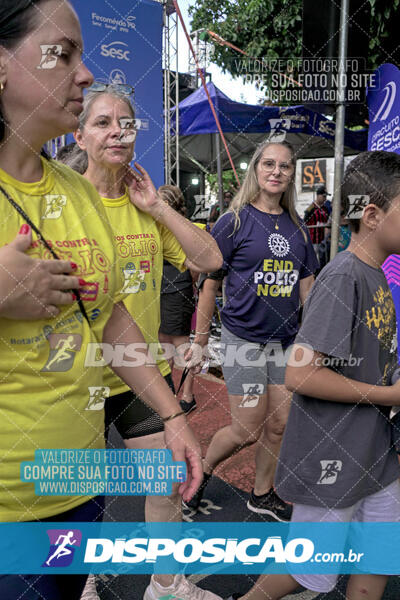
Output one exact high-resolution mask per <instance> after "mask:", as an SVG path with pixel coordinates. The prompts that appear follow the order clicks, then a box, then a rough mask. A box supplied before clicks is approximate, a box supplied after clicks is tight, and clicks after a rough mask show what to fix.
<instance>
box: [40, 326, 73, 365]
mask: <svg viewBox="0 0 400 600" xmlns="http://www.w3.org/2000/svg"><path fill="white" fill-rule="evenodd" d="M48 342H49V344H50V353H49V357H48V359H47V362H46V364H45V365H44V367H43V369H42V371H45V372H61V371H69V370H70V369H71V367H72V365H73V364H74V360H75V355H76V352H77V351H78V350H80V349H81V345H82V336H80V335H78V334H68V333H51V334H50V335H49V338H48Z"/></svg>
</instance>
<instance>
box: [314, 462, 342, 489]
mask: <svg viewBox="0 0 400 600" xmlns="http://www.w3.org/2000/svg"><path fill="white" fill-rule="evenodd" d="M319 462H320V465H321V475H320V477H319V480H318V481H317V484H318V485H332V484H333V483H336V481H337V478H338V475H339V473H340V471H341V470H342V466H343V463H342V461H341V460H320V461H319Z"/></svg>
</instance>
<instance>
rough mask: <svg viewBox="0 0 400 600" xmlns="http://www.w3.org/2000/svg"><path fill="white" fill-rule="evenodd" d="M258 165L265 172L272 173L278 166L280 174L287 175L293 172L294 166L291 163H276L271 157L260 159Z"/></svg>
mask: <svg viewBox="0 0 400 600" xmlns="http://www.w3.org/2000/svg"><path fill="white" fill-rule="evenodd" d="M260 167H261V169H262V170H263V171H265V173H272V172H273V171H275V169H276V167H278V169H279V171H280V172H281V173H282V175H285V176H286V177H289V176H290V175H291V174H292V173H293V169H294V166H293V165H292V164H291V163H280V164H279V165H278V163H277V162H276V160H273V159H269V158H267V159H265V160H262V161H260Z"/></svg>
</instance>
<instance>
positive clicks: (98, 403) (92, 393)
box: [85, 386, 110, 410]
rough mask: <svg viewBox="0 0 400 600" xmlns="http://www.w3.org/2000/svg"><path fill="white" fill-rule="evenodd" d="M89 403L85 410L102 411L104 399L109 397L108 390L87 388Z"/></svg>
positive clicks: (107, 388)
mask: <svg viewBox="0 0 400 600" xmlns="http://www.w3.org/2000/svg"><path fill="white" fill-rule="evenodd" d="M88 389H89V402H88V405H87V407H86V408H85V410H103V408H104V403H105V401H106V398H109V397H110V388H109V387H102V386H89V388H88Z"/></svg>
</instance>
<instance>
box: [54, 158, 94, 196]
mask: <svg viewBox="0 0 400 600" xmlns="http://www.w3.org/2000/svg"><path fill="white" fill-rule="evenodd" d="M48 165H49V169H50V170H51V171H52V172H53V175H54V177H56V179H57V181H58V183H59V184H60V185H63V186H64V187H65V188H66V192H68V191H69V192H70V193H71V192H72V191H74V190H75V191H76V190H77V189H79V188H81V189H82V188H84V189H86V190H87V192H88V193H89V194H90V195H91V196H93V197H95V198H96V199H98V198H99V195H98V193H97V190H96V188H95V187H94V185H93V184H91V183H90V181H88V180H87V179H86V178H85V177H83V175H81V174H80V173H77V172H76V171H74V169H71V167H68V166H67V165H65V164H64V163H62V162H60V161H58V160H54V159H50V160H49V161H48Z"/></svg>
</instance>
